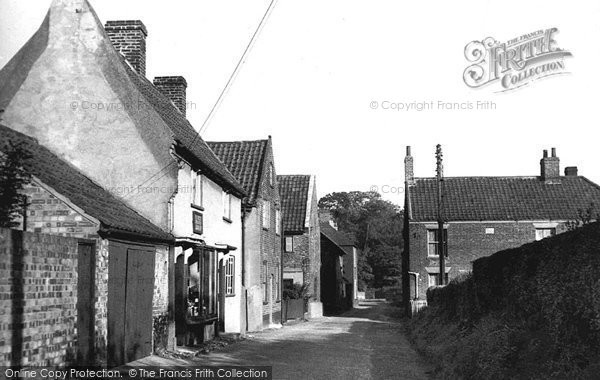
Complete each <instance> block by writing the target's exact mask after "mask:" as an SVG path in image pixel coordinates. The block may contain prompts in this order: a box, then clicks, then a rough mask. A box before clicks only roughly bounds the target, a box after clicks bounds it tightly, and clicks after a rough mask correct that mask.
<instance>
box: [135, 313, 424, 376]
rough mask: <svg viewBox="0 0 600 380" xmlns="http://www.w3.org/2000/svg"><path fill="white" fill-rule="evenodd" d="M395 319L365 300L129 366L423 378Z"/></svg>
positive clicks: (292, 374) (395, 314) (415, 356)
mask: <svg viewBox="0 0 600 380" xmlns="http://www.w3.org/2000/svg"><path fill="white" fill-rule="evenodd" d="M398 316H399V309H398V308H395V307H393V306H391V305H390V304H389V303H387V302H384V301H363V302H362V304H361V305H360V306H358V307H357V308H356V309H353V310H351V311H348V312H346V313H344V314H342V315H340V316H336V317H323V318H319V319H317V320H313V321H310V322H304V323H295V324H292V325H287V326H285V327H284V328H282V329H274V330H266V331H263V332H261V333H256V334H252V335H250V336H249V337H248V339H246V340H244V341H241V342H239V343H235V344H232V345H230V346H228V347H226V348H224V349H222V350H220V351H219V352H213V353H210V354H208V355H203V356H201V357H198V358H195V359H194V360H193V361H192V360H189V361H187V360H186V361H184V360H176V361H171V360H166V359H162V358H158V357H156V356H152V357H148V358H144V359H141V360H139V361H137V362H135V364H134V363H131V364H133V365H134V366H138V365H161V366H165V365H186V364H189V365H215V366H217V365H272V366H273V379H426V378H428V377H427V375H426V367H425V365H424V363H423V362H422V360H421V359H420V357H419V356H418V354H417V353H416V352H415V351H414V350H413V349H412V348H411V346H410V345H409V343H408V341H407V339H406V337H405V336H404V334H403V333H402V328H401V325H400V322H399V320H398ZM131 364H130V365H131Z"/></svg>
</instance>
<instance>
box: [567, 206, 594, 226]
mask: <svg viewBox="0 0 600 380" xmlns="http://www.w3.org/2000/svg"><path fill="white" fill-rule="evenodd" d="M598 220H600V212H599V211H598V210H596V205H595V204H594V202H592V203H590V205H589V206H588V207H587V208H586V209H585V210H584V209H581V208H579V209H577V218H576V219H575V220H569V221H567V222H566V223H565V225H566V227H567V230H569V231H573V230H574V229H576V228H579V227H581V226H584V225H586V224H590V223H593V222H595V221H598Z"/></svg>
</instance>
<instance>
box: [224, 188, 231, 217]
mask: <svg viewBox="0 0 600 380" xmlns="http://www.w3.org/2000/svg"><path fill="white" fill-rule="evenodd" d="M223 218H226V219H228V220H231V194H230V193H227V192H225V191H223Z"/></svg>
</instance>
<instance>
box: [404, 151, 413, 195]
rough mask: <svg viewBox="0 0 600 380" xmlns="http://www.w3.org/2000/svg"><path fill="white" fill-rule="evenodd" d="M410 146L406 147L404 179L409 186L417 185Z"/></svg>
mask: <svg viewBox="0 0 600 380" xmlns="http://www.w3.org/2000/svg"><path fill="white" fill-rule="evenodd" d="M410 153H411V150H410V146H407V147H406V157H405V158H404V178H405V181H406V185H407V186H412V185H414V184H415V172H414V167H413V158H412V156H411V155H410Z"/></svg>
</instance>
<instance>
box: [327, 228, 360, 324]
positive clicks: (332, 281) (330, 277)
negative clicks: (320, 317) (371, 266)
mask: <svg viewBox="0 0 600 380" xmlns="http://www.w3.org/2000/svg"><path fill="white" fill-rule="evenodd" d="M320 228H321V301H322V302H323V311H324V312H325V313H328V314H332V313H338V312H341V311H344V310H348V309H350V308H352V307H353V306H354V304H355V302H356V301H357V288H356V286H357V280H358V279H357V267H356V265H357V262H356V260H357V248H356V244H355V242H354V239H353V238H352V237H351V236H350V235H348V234H345V233H343V232H340V231H338V230H337V227H336V225H335V223H333V222H331V221H329V222H327V221H326V222H321V225H320Z"/></svg>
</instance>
